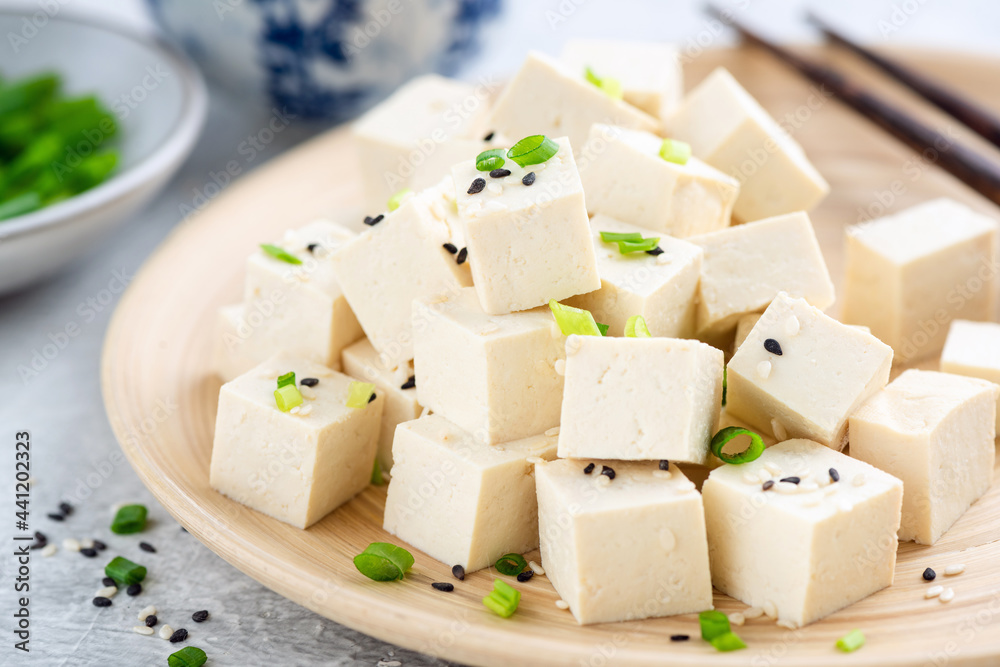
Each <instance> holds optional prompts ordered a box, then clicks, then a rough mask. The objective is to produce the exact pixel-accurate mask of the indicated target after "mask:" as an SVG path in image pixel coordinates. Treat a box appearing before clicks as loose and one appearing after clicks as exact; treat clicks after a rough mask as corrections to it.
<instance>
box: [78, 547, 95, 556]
mask: <svg viewBox="0 0 1000 667" xmlns="http://www.w3.org/2000/svg"><path fill="white" fill-rule="evenodd" d="M80 553H81V554H83V555H84V556H86V557H87V558H96V557H97V549H94V548H92V547H88V548H86V549H80Z"/></svg>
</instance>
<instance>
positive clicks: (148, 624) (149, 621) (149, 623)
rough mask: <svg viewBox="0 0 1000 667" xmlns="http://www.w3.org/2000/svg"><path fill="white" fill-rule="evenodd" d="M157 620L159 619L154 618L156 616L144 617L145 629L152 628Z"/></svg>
mask: <svg viewBox="0 0 1000 667" xmlns="http://www.w3.org/2000/svg"><path fill="white" fill-rule="evenodd" d="M158 620H159V619H158V618H156V614H150V615H149V616H147V617H146V627H147V628H151V627H153V626H154V625H156V623H157V621H158Z"/></svg>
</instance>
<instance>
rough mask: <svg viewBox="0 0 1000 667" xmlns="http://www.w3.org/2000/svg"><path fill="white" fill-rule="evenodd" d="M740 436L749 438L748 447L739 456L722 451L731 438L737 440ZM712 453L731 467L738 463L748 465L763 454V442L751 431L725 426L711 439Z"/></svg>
mask: <svg viewBox="0 0 1000 667" xmlns="http://www.w3.org/2000/svg"><path fill="white" fill-rule="evenodd" d="M741 435H748V436H750V446H749V447H747V448H746V449H745V450H744V451H742V452H740V453H739V454H726V453H725V452H724V451H722V449H723V447H725V446H726V444H727V443H728V442H729V441H730V440H732V439H733V438H738V437H740V436H741ZM710 446H711V448H712V453H713V454H715V455H716V456H718V457H719V458H720V459H722V461H723V462H725V463H731V464H733V465H739V464H740V463H750V462H751V461H756V460H757V459H758V458H760V455H761V454H763V453H764V440H763V438H761V437H760V436H759V435H757V434H756V433H754V432H753V431H751V430H749V429H745V428H741V427H739V426H727V427H726V428H724V429H722V430H721V431H719V432H718V433H716V434H715V437H714V438H712V444H711V445H710Z"/></svg>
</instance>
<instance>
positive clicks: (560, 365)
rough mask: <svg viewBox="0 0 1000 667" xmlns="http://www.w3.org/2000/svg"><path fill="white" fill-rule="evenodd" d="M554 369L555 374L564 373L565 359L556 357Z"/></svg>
mask: <svg viewBox="0 0 1000 667" xmlns="http://www.w3.org/2000/svg"><path fill="white" fill-rule="evenodd" d="M555 369H556V375H566V361H565V360H563V359H556V363H555Z"/></svg>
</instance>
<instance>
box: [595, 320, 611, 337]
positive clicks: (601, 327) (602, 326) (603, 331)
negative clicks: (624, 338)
mask: <svg viewBox="0 0 1000 667" xmlns="http://www.w3.org/2000/svg"><path fill="white" fill-rule="evenodd" d="M610 328H611V325H610V324H601V323H600V322H598V323H597V330H598V331H600V332H601V335H602V336H607V335H608V329H610Z"/></svg>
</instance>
